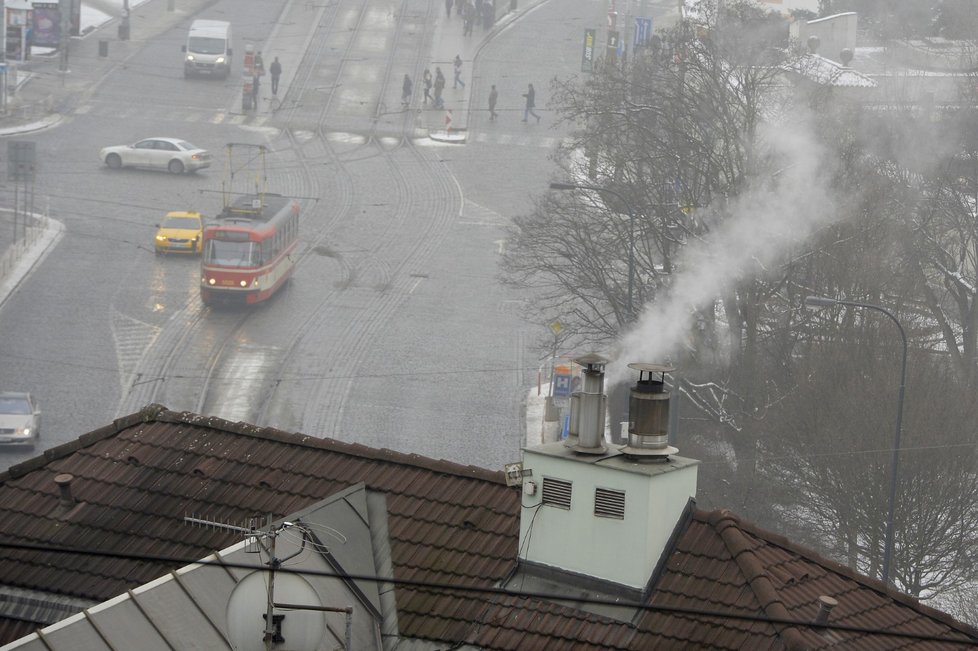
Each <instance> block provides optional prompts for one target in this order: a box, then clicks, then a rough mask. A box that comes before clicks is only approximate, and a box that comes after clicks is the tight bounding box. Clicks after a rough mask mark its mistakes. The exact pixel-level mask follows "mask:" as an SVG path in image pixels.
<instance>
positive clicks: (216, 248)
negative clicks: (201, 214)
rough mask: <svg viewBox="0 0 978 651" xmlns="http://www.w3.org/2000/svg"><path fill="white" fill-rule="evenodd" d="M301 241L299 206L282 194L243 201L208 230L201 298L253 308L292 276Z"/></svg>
mask: <svg viewBox="0 0 978 651" xmlns="http://www.w3.org/2000/svg"><path fill="white" fill-rule="evenodd" d="M298 238H299V203H298V202H297V201H296V200H295V199H292V198H289V197H285V196H282V195H280V194H271V193H259V194H245V195H241V196H238V197H236V198H235V199H234V201H232V202H230V203H228V204H227V205H226V206H225V208H224V210H223V211H222V212H221V213H220V214H219V215H218V216H217V217H216V218H215V219H214V220H212V221H210V222H209V223H208V225H207V226H206V227H205V228H204V236H203V254H202V256H201V273H200V298H201V300H202V301H203V302H204V304H205V305H211V304H214V303H234V304H249V305H250V304H254V303H260V302H262V301H264V300H267V299H268V298H269V297H271V296H272V295H273V294H274V293H275V292H276V291H277V290H278V289H279V288H280V287H281V286H282V285H283V284H285V281H287V280H288V279H289V277H290V276H291V275H292V271H293V270H294V268H295V255H294V254H295V250H296V247H297V243H298Z"/></svg>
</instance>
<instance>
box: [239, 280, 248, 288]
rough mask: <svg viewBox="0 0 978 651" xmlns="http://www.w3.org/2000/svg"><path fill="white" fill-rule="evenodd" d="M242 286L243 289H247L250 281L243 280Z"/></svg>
mask: <svg viewBox="0 0 978 651" xmlns="http://www.w3.org/2000/svg"><path fill="white" fill-rule="evenodd" d="M240 285H241V286H242V287H247V286H248V281H247V280H242V281H241V283H240Z"/></svg>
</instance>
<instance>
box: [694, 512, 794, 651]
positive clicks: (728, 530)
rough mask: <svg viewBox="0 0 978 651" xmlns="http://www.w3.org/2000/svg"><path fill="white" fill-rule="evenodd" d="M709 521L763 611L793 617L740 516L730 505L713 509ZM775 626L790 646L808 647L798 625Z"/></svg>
mask: <svg viewBox="0 0 978 651" xmlns="http://www.w3.org/2000/svg"><path fill="white" fill-rule="evenodd" d="M707 521H708V522H709V524H710V526H712V527H713V528H714V530H715V531H716V532H717V535H719V536H720V540H721V541H722V542H723V544H724V546H725V547H726V548H727V551H728V552H730V556H731V558H733V560H734V562H735V563H736V564H737V567H738V568H740V571H741V573H743V575H744V577H745V578H746V579H747V584H748V586H750V589H751V591H752V592H753V593H754V596H755V597H756V598H757V601H758V603H760V604H761V608H763V609H764V612H765V613H766V614H767V615H768V616H770V617H773V618H776V619H783V620H790V619H792V616H791V613H789V612H788V609H787V608H786V607H785V605H784V601H783V600H782V599H781V595H780V593H779V592H778V590H777V588H775V587H774V583H773V582H772V581H771V578H770V576H769V573H768V571H767V569H766V568H765V567H764V563H762V562H761V560H760V559H759V558H758V557H757V555H756V554H755V553H754V550H753V548H752V546H751V543H750V541H749V540H748V538H747V536H746V535H745V533H744V531H743V530H742V529H741V526H740V525H741V522H742V521H741V519H740V518H738V517H737V516H736V515H734V514H733V513H732V512H730V511H729V510H727V509H720V510H718V511H713V512H711V513H710V514H709V515H708V517H707ZM773 626H774V628H775V630H776V631H778V635H779V636H780V637H781V638H782V639H783V640H784V642H785V645H786V646H787V647H788V648H789V649H806V648H808V644H807V643H806V642H805V638H804V637H803V635H802V632H801V631H799V630H798V629H797V628H795V627H793V626H784V625H780V624H773Z"/></svg>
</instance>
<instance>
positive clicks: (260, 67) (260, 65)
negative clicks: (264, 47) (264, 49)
mask: <svg viewBox="0 0 978 651" xmlns="http://www.w3.org/2000/svg"><path fill="white" fill-rule="evenodd" d="M263 74H265V60H264V59H262V58H261V50H258V51H257V52H255V75H256V76H261V75H263Z"/></svg>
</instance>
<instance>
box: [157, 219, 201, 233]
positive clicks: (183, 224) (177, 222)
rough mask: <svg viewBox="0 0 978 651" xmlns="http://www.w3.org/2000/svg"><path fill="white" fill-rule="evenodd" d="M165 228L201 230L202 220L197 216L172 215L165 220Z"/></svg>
mask: <svg viewBox="0 0 978 651" xmlns="http://www.w3.org/2000/svg"><path fill="white" fill-rule="evenodd" d="M163 228H185V229H188V230H199V229H200V220H198V219H197V218H196V217H171V218H170V219H167V220H166V221H164V222H163Z"/></svg>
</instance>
